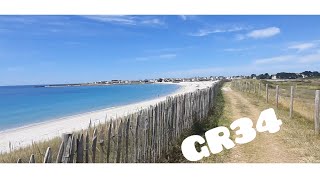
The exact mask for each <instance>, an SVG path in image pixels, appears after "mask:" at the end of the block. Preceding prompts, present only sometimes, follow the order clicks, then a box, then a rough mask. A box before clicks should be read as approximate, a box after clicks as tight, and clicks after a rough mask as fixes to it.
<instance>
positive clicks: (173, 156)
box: [161, 89, 228, 163]
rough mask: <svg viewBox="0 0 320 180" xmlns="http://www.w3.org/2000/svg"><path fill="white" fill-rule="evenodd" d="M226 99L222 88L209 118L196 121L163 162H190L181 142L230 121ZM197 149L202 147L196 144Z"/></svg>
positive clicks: (217, 160) (202, 134)
mask: <svg viewBox="0 0 320 180" xmlns="http://www.w3.org/2000/svg"><path fill="white" fill-rule="evenodd" d="M223 109H225V101H224V97H223V94H222V91H221V89H220V90H219V91H218V92H217V97H216V102H215V104H214V106H213V108H212V110H211V111H210V112H209V116H208V118H206V119H204V120H202V121H201V122H196V123H195V124H194V125H193V127H192V129H191V130H189V131H186V132H185V133H184V134H183V135H182V136H181V138H180V139H179V140H178V141H177V143H176V144H175V145H173V147H172V149H171V150H170V151H169V152H168V153H167V154H166V156H165V157H164V158H163V159H162V160H161V162H163V163H190V161H188V160H186V159H185V158H184V156H183V155H182V152H181V143H182V141H183V140H184V139H185V138H187V137H188V136H190V135H201V136H202V137H204V133H205V132H206V131H208V130H210V129H212V128H215V127H217V126H223V125H226V124H227V123H228V121H227V120H226V118H225V116H226V114H225V112H224V111H223ZM196 148H197V149H200V147H199V146H196ZM216 158H217V159H216V162H219V159H218V157H216Z"/></svg>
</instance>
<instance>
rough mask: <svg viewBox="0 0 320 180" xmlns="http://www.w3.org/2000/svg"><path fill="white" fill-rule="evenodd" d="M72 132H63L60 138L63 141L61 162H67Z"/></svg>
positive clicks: (68, 160)
mask: <svg viewBox="0 0 320 180" xmlns="http://www.w3.org/2000/svg"><path fill="white" fill-rule="evenodd" d="M71 135H72V134H63V135H62V139H63V143H64V151H63V155H62V162H63V163H69V162H70V156H71V148H72V137H71Z"/></svg>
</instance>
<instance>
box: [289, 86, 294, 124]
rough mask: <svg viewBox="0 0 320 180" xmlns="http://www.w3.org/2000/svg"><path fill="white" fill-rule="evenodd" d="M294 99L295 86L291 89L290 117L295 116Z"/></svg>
mask: <svg viewBox="0 0 320 180" xmlns="http://www.w3.org/2000/svg"><path fill="white" fill-rule="evenodd" d="M293 100H294V86H291V89H290V115H289V116H290V118H292V117H293Z"/></svg>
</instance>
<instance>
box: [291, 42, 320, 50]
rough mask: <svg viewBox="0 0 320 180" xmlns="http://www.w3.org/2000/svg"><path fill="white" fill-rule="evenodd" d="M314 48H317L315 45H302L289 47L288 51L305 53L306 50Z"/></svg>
mask: <svg viewBox="0 0 320 180" xmlns="http://www.w3.org/2000/svg"><path fill="white" fill-rule="evenodd" d="M314 47H316V44H315V43H301V44H296V45H292V46H289V47H288V49H295V50H298V51H304V50H307V49H311V48H314Z"/></svg>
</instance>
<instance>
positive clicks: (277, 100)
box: [276, 85, 279, 109]
mask: <svg viewBox="0 0 320 180" xmlns="http://www.w3.org/2000/svg"><path fill="white" fill-rule="evenodd" d="M276 106H277V109H278V108H279V85H277V86H276Z"/></svg>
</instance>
